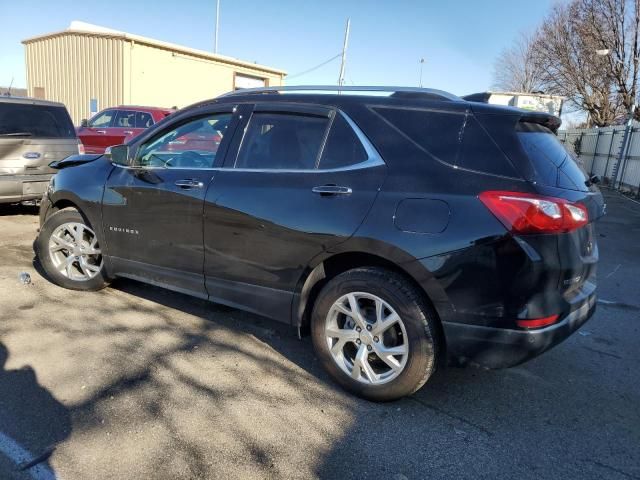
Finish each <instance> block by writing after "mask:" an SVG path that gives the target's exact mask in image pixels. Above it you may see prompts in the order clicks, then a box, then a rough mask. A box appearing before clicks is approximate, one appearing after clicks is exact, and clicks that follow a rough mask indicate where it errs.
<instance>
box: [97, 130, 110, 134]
mask: <svg viewBox="0 0 640 480" xmlns="http://www.w3.org/2000/svg"><path fill="white" fill-rule="evenodd" d="M96 133H102V134H104V133H107V131H106V130H96Z"/></svg>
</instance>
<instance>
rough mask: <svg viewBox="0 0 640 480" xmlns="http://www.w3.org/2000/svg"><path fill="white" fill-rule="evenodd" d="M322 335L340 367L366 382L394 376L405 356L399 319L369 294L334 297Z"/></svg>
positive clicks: (380, 381) (405, 344)
mask: <svg viewBox="0 0 640 480" xmlns="http://www.w3.org/2000/svg"><path fill="white" fill-rule="evenodd" d="M325 337H326V341H327V345H328V347H329V351H330V353H331V356H332V358H333V360H334V361H335V362H336V364H337V365H338V366H339V367H340V369H341V370H342V371H343V372H345V373H346V374H347V375H349V376H350V377H351V378H353V379H354V380H357V381H359V382H362V383H366V384H373V385H379V384H383V383H387V382H390V381H391V380H393V379H395V378H397V377H398V375H400V374H401V373H402V371H403V370H404V367H405V365H406V363H407V359H408V357H409V342H408V339H407V332H406V330H405V326H404V323H403V321H402V319H401V318H400V316H399V315H398V314H397V313H396V311H395V310H394V309H393V307H392V306H391V305H389V303H387V302H386V301H384V300H383V299H381V298H380V297H378V296H376V295H373V294H370V293H365V292H352V293H347V294H346V295H343V296H341V297H340V298H338V300H336V301H335V302H334V304H333V305H332V306H331V308H330V309H329V313H328V314H327V318H326V322H325Z"/></svg>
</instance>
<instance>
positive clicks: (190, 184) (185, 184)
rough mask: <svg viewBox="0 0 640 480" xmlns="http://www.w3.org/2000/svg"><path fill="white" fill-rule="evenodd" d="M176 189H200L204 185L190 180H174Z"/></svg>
mask: <svg viewBox="0 0 640 480" xmlns="http://www.w3.org/2000/svg"><path fill="white" fill-rule="evenodd" d="M175 185H176V187H180V188H184V189H185V190H188V189H190V188H202V187H204V183H202V182H201V181H199V180H194V179H192V178H186V179H184V180H176V183H175Z"/></svg>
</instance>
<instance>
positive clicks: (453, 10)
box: [0, 0, 556, 94]
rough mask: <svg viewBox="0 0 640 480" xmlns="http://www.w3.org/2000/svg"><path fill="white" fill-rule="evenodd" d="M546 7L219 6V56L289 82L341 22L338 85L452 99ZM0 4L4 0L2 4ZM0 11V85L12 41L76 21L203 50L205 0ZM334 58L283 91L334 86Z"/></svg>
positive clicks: (484, 75) (211, 9)
mask: <svg viewBox="0 0 640 480" xmlns="http://www.w3.org/2000/svg"><path fill="white" fill-rule="evenodd" d="M555 1H556V0H536V1H531V0H484V1H474V0H453V1H452V0H450V1H442V0H437V1H436V0H423V1H413V0H411V1H410V0H406V1H387V2H367V1H356V0H343V1H333V0H325V1H322V2H316V1H304V0H298V1H294V0H280V1H279V0H271V1H269V2H266V1H264V0H263V1H252V0H245V1H243V0H221V2H220V4H221V7H220V9H221V14H220V34H219V35H220V36H219V53H221V54H224V55H229V56H232V57H237V58H240V59H242V60H247V61H256V62H258V63H262V64H265V65H269V66H273V67H277V68H282V69H284V70H286V71H287V72H288V73H289V74H290V75H295V74H297V73H299V72H302V71H305V70H307V69H309V68H312V67H314V66H315V65H318V64H319V63H321V62H323V61H324V60H326V59H328V58H330V57H332V56H334V55H336V54H337V53H339V52H340V50H341V48H342V41H343V35H344V27H345V23H346V19H347V18H348V17H350V18H351V36H350V45H349V51H348V58H347V69H346V82H347V84H355V85H366V84H372V85H382V84H387V85H408V86H417V84H418V81H419V63H418V62H419V59H420V58H421V57H423V58H425V59H426V63H425V65H424V75H423V84H424V85H425V86H429V87H434V88H441V89H444V90H448V91H451V92H453V93H456V94H466V93H472V92H477V91H483V90H486V89H488V88H489V87H490V86H491V82H492V78H491V77H492V66H493V62H494V59H495V58H496V56H497V55H498V53H499V52H500V51H501V50H502V48H504V47H505V46H507V45H509V44H510V42H512V41H513V39H515V38H516V36H517V35H518V32H520V31H521V30H532V29H534V28H535V27H536V26H537V25H538V24H539V23H540V21H541V20H542V18H543V17H544V15H545V14H546V13H547V12H548V11H549V9H550V8H551V6H552V5H553V3H555ZM2 3H4V1H3V2H2ZM14 6H15V8H13V7H12V8H6V7H7V6H5V8H2V19H3V21H2V29H0V85H4V86H6V85H8V84H9V83H10V82H11V79H12V77H14V86H17V87H24V86H26V78H25V67H24V49H23V46H22V44H21V43H20V41H21V40H23V39H24V38H28V37H30V36H34V35H38V34H42V33H47V32H52V31H58V30H63V29H65V28H66V27H67V26H68V25H69V23H70V22H71V21H72V20H81V21H85V22H89V23H94V24H97V25H102V26H105V27H109V28H113V29H116V30H124V31H127V32H131V33H135V34H138V35H144V36H149V37H153V38H157V39H159V40H164V41H168V42H173V43H178V44H182V45H186V46H189V47H192V48H198V49H203V50H212V49H213V38H214V24H215V0H182V1H179V2H178V1H175V0H174V1H167V0H155V1H153V0H147V1H138V0H127V1H124V0H109V1H103V2H95V1H91V0H89V1H71V0H55V1H52V0H26V1H25V2H21V3H20V5H19V6H18V4H15V3H14ZM339 67H340V62H339V60H335V61H333V62H331V63H329V64H328V65H326V66H324V67H322V68H320V69H318V70H316V71H314V72H312V73H309V74H307V75H302V76H299V77H297V78H295V79H291V80H289V81H288V83H289V84H318V83H326V84H335V83H336V81H337V78H338V73H339Z"/></svg>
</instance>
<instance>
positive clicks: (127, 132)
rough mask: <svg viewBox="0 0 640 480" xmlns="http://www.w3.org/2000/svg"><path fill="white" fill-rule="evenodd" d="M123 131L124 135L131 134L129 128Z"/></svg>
mask: <svg viewBox="0 0 640 480" xmlns="http://www.w3.org/2000/svg"><path fill="white" fill-rule="evenodd" d="M124 133H125V135H131V134H132V133H133V132H132V131H131V130H125V131H124Z"/></svg>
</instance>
